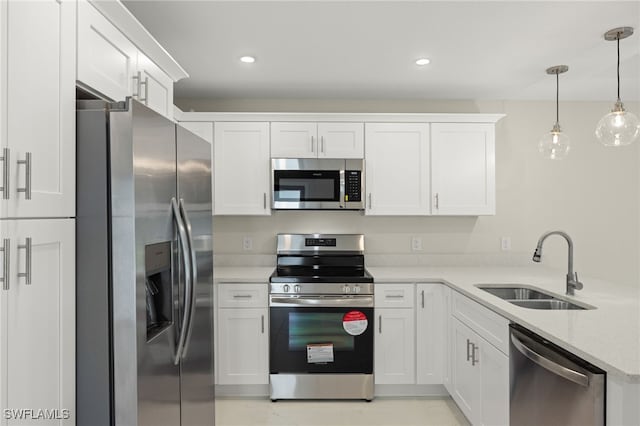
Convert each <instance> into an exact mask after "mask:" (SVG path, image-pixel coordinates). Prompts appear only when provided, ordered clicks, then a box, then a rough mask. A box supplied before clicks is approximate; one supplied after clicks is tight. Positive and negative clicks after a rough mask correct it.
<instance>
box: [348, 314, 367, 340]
mask: <svg viewBox="0 0 640 426" xmlns="http://www.w3.org/2000/svg"><path fill="white" fill-rule="evenodd" d="M367 325H369V322H368V321H367V316H366V315H365V314H363V313H362V312H360V311H349V312H347V313H346V314H344V316H343V317H342V327H343V328H344V331H346V332H347V333H349V334H350V335H352V336H359V335H361V334H362V333H364V331H365V330H366V329H367Z"/></svg>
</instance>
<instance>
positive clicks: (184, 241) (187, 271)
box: [171, 198, 193, 365]
mask: <svg viewBox="0 0 640 426" xmlns="http://www.w3.org/2000/svg"><path fill="white" fill-rule="evenodd" d="M171 210H172V212H173V220H174V221H175V223H176V227H177V228H178V241H179V242H180V248H181V250H179V251H180V254H181V257H182V265H183V266H184V309H183V310H182V321H181V322H180V335H179V337H178V347H177V348H176V354H175V358H174V361H173V363H174V364H175V365H178V364H179V363H180V359H181V358H182V352H183V351H184V344H185V340H186V338H187V326H188V325H189V315H190V312H191V293H192V291H193V290H192V287H193V282H192V281H191V259H190V257H189V256H188V255H187V252H188V251H190V250H189V247H190V246H189V240H188V238H187V231H186V228H185V226H184V222H183V221H182V217H181V215H180V208H179V207H178V202H177V201H176V199H175V198H172V199H171Z"/></svg>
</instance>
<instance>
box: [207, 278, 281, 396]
mask: <svg viewBox="0 0 640 426" xmlns="http://www.w3.org/2000/svg"><path fill="white" fill-rule="evenodd" d="M218 308H219V309H218V321H217V335H218V338H217V345H216V351H217V356H216V358H215V359H216V363H217V364H218V369H217V370H218V384H221V385H248V384H256V385H258V384H268V383H269V337H268V336H269V333H268V330H269V325H268V319H269V315H268V314H269V311H268V308H267V284H262V283H260V284H253V283H251V284H240V283H221V284H219V288H218Z"/></svg>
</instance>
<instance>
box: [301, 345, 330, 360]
mask: <svg viewBox="0 0 640 426" xmlns="http://www.w3.org/2000/svg"><path fill="white" fill-rule="evenodd" d="M307 362H308V363H313V364H317V363H324V362H333V343H309V344H308V345H307Z"/></svg>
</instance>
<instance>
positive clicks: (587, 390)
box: [509, 324, 606, 426]
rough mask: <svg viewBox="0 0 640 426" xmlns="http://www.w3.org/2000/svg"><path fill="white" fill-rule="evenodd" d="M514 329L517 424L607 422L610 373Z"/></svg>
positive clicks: (512, 407) (513, 397)
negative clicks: (606, 402) (607, 392)
mask: <svg viewBox="0 0 640 426" xmlns="http://www.w3.org/2000/svg"><path fill="white" fill-rule="evenodd" d="M510 331H511V332H510V339H509V354H510V356H509V363H510V368H509V376H510V413H509V415H510V422H511V424H514V425H519V426H524V425H551V424H557V425H576V426H577V425H580V426H587V425H604V424H605V405H604V404H605V383H606V373H605V372H604V371H602V370H600V369H599V368H597V367H595V366H593V365H591V364H589V363H587V362H586V361H584V360H582V359H580V358H578V357H576V356H575V355H573V354H571V353H569V352H567V351H565V350H564V349H562V348H560V347H558V346H556V345H554V344H552V343H550V342H548V341H546V340H544V339H543V338H542V337H540V336H538V335H536V334H534V333H532V332H531V331H529V330H527V329H525V328H523V327H521V326H518V325H515V324H512V325H510Z"/></svg>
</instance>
